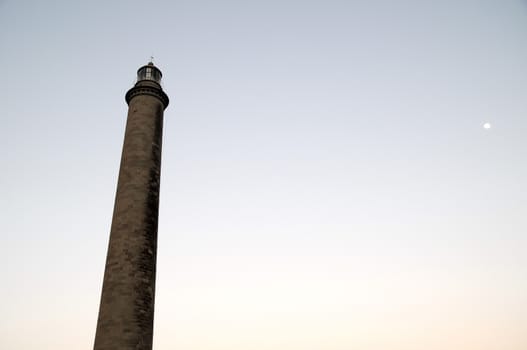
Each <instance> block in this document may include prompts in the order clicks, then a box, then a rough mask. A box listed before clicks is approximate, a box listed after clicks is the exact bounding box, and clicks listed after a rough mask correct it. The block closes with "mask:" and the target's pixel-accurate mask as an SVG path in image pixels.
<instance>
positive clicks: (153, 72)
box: [137, 65, 161, 84]
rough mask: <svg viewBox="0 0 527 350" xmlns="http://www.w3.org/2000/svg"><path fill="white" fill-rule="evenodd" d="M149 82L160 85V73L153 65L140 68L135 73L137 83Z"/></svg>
mask: <svg viewBox="0 0 527 350" xmlns="http://www.w3.org/2000/svg"><path fill="white" fill-rule="evenodd" d="M141 80H151V81H155V82H156V83H158V84H161V71H160V70H159V69H157V68H156V67H154V66H153V65H148V66H144V67H141V68H140V69H139V71H138V72H137V81H141Z"/></svg>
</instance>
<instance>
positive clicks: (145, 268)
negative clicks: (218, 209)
mask: <svg viewBox="0 0 527 350" xmlns="http://www.w3.org/2000/svg"><path fill="white" fill-rule="evenodd" d="M160 80H161V71H159V69H157V68H156V67H155V66H154V65H153V64H152V63H149V64H148V65H146V66H144V67H141V68H140V69H139V70H138V80H137V83H136V84H135V86H134V87H132V88H131V89H130V90H129V91H128V92H127V94H126V102H127V103H128V117H127V122H126V131H125V137H124V144H123V151H122V156H121V165H120V170H119V179H118V183H117V192H116V196H115V206H114V211H113V218H112V225H111V230H110V241H109V245H108V254H107V258H106V266H105V271H104V280H103V287H102V293H101V302H100V308H99V316H98V320H97V329H96V334H95V344H94V350H132V349H133V350H151V349H152V337H153V324H154V300H155V278H156V253H157V225H158V212H159V185H160V171H161V145H162V134H163V112H164V110H165V108H166V107H167V106H168V103H169V99H168V96H167V95H166V94H165V93H164V92H163V89H162V87H161V85H160Z"/></svg>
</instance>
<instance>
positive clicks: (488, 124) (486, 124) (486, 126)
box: [483, 123, 492, 130]
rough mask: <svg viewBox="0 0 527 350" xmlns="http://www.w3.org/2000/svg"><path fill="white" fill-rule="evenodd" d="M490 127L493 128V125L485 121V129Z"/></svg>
mask: <svg viewBox="0 0 527 350" xmlns="http://www.w3.org/2000/svg"><path fill="white" fill-rule="evenodd" d="M490 128H492V125H491V124H490V123H485V124H483V129H486V130H488V129H490Z"/></svg>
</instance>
